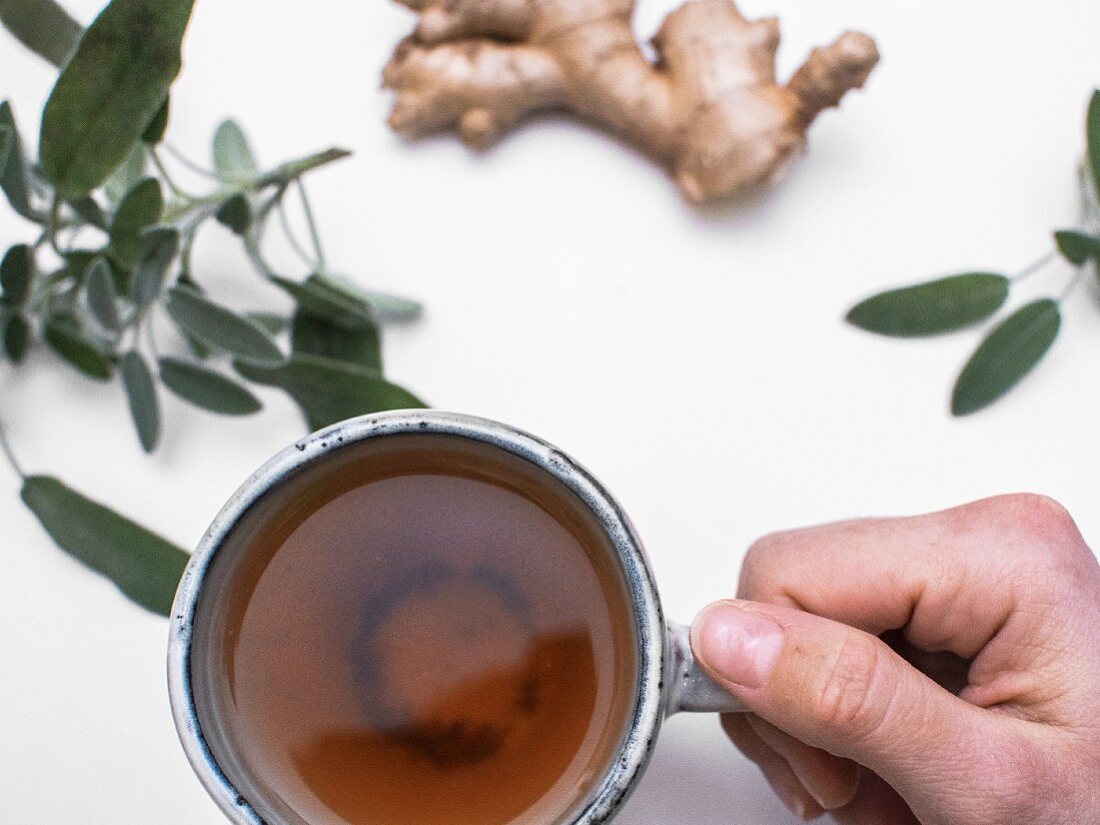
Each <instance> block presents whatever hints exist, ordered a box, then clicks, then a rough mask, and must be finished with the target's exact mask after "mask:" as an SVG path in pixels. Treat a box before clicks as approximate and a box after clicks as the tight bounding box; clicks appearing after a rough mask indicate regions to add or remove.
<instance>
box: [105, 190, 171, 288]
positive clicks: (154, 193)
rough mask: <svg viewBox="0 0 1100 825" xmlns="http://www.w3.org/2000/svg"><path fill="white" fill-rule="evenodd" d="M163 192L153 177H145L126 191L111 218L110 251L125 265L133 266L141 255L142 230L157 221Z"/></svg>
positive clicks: (162, 203)
mask: <svg viewBox="0 0 1100 825" xmlns="http://www.w3.org/2000/svg"><path fill="white" fill-rule="evenodd" d="M163 211H164V195H163V194H161V191H160V183H158V182H157V180H156V179H155V178H144V179H143V180H141V181H140V182H139V183H138V184H137V185H136V186H134V188H133V189H131V190H130V191H129V192H127V193H126V197H124V198H123V199H122V203H120V204H119V205H118V209H117V210H116V211H115V216H114V218H113V219H112V221H111V229H110V231H109V232H108V236H109V237H110V239H111V246H110V254H111V257H113V258H114V259H115V260H116V261H118V263H119V264H121V265H122V266H124V267H127V268H129V267H132V266H133V265H134V264H135V263H137V260H138V257H139V255H140V254H141V233H142V230H144V229H145V228H146V227H148V226H152V225H153V224H155V223H156V222H157V221H159V220H160V216H161V213H162V212H163Z"/></svg>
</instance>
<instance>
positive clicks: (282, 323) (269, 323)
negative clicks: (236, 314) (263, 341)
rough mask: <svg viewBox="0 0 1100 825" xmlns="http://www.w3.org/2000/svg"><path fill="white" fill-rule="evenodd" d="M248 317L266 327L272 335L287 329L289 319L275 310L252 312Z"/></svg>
mask: <svg viewBox="0 0 1100 825" xmlns="http://www.w3.org/2000/svg"><path fill="white" fill-rule="evenodd" d="M248 317H249V318H251V319H252V320H253V321H255V322H256V323H257V324H259V325H260V326H261V327H263V328H264V329H266V330H267V331H268V333H269V334H270V335H272V336H275V335H278V334H279V333H280V332H282V331H283V330H284V329H286V325H287V319H286V318H284V317H283V316H282V315H277V314H276V313H274V312H250V313H248Z"/></svg>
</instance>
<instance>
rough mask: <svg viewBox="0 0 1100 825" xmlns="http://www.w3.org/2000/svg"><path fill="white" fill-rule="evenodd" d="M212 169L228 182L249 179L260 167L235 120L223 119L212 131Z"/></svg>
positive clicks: (254, 175) (257, 172)
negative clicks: (213, 131)
mask: <svg viewBox="0 0 1100 825" xmlns="http://www.w3.org/2000/svg"><path fill="white" fill-rule="evenodd" d="M213 154H214V170H215V171H216V172H217V173H218V176H219V177H220V178H221V179H222V180H225V181H228V182H230V183H241V182H243V181H248V180H251V179H252V178H254V177H256V175H257V174H259V171H260V168H259V166H258V165H257V163H256V158H255V156H254V155H253V154H252V148H251V147H250V146H249V145H248V138H246V137H245V134H244V131H243V130H242V129H241V127H240V126H238V125H237V123H236V122H235V121H232V120H226V121H223V122H222V124H221V125H220V126H218V130H217V131H216V132H215V133H214V153H213Z"/></svg>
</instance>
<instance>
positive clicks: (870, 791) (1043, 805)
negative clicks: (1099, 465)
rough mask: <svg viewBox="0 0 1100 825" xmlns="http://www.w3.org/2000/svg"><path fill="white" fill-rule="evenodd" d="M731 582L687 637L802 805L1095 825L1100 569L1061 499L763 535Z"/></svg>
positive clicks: (896, 822) (839, 815)
mask: <svg viewBox="0 0 1100 825" xmlns="http://www.w3.org/2000/svg"><path fill="white" fill-rule="evenodd" d="M737 595H738V599H736V600H732V599H731V600H729V601H721V602H716V603H714V604H712V605H710V606H708V607H707V608H705V609H704V610H703V611H702V612H701V613H700V614H699V616H698V617H697V618H696V620H695V625H694V627H693V628H692V648H693V649H694V652H695V655H696V657H697V658H698V660H699V662H700V663H701V664H702V666H703V667H704V669H705V670H706V671H707V672H708V673H709V674H710V675H711V677H712V678H713V679H714V680H715V681H717V682H718V684H720V685H722V686H723V687H725V688H726V689H727V690H729V692H730V693H732V694H734V695H735V696H737V697H738V698H740V699H741V700H742V701H744V703H745V704H746V705H747V706H748V707H749V708H750V709H751V710H752V711H753V713H752V714H729V715H727V716H725V717H723V726H724V727H725V729H726V731H727V733H728V734H729V736H730V738H731V739H732V740H733V741H734V743H735V744H736V745H737V746H738V747H739V748H740V749H741V750H742V751H743V752H744V753H745V755H746V756H748V757H749V758H750V759H752V760H753V761H754V762H756V763H757V764H758V765H759V766H760V768H761V769H762V770H763V772H764V774H765V776H766V777H767V779H768V781H769V782H770V783H771V784H772V786H773V787H774V788H775V790H776V792H777V793H778V794H779V796H780V797H781V798H782V799H783V800H784V801H785V802H786V803H787V805H788V807H790V808H791V809H792V810H793V811H794V812H795V813H796V814H798V815H799V816H801V817H802V818H804V819H812V818H814V817H816V816H820V815H821V814H822V813H824V812H826V811H828V812H830V813H831V814H832V815H833V816H834V817H835V819H836V820H837V821H838V822H840V823H845V824H847V823H860V825H903V823H904V825H913V823H922V825H1025V823H1026V825H1065V824H1066V823H1095V822H1100V566H1098V565H1097V561H1096V558H1095V556H1093V554H1092V552H1091V551H1090V550H1089V548H1088V547H1087V546H1086V545H1085V543H1084V540H1083V539H1082V538H1081V535H1080V533H1078V531H1077V528H1076V527H1075V525H1074V523H1073V520H1072V519H1071V518H1070V517H1069V515H1068V514H1067V513H1066V512H1065V510H1063V509H1062V508H1061V507H1060V506H1059V505H1058V504H1056V503H1055V502H1053V501H1051V500H1050V499H1047V498H1043V497H1041V496H1031V495H1015V496H1004V497H1000V498H993V499H988V500H985V501H979V502H976V503H973V504H968V505H966V506H964V507H959V508H956V509H953V510H947V511H944V512H941V513H933V514H930V515H925V516H917V517H915V518H902V519H878V520H864V521H853V522H845V523H841V524H834V525H829V526H825V527H813V528H809V529H806V530H798V531H794V532H789V533H779V534H776V535H773V536H768V537H766V538H764V539H761V540H760V541H758V542H757V543H756V544H755V545H753V547H752V548H751V549H750V550H749V553H748V555H747V557H746V559H745V564H744V567H743V569H742V572H741V582H740V586H739V588H738V593H737ZM743 600H744V601H743Z"/></svg>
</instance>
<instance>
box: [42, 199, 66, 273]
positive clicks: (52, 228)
mask: <svg viewBox="0 0 1100 825" xmlns="http://www.w3.org/2000/svg"><path fill="white" fill-rule="evenodd" d="M60 222H61V196H60V195H58V194H55V195H54V196H53V203H51V204H50V223H49V226H47V227H46V231H47V232H48V233H49V239H50V246H51V247H53V251H54V252H56V253H57V257H59V258H64V257H65V253H64V252H62V251H61V247H59V246H58V245H57V230H58V224H60Z"/></svg>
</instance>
